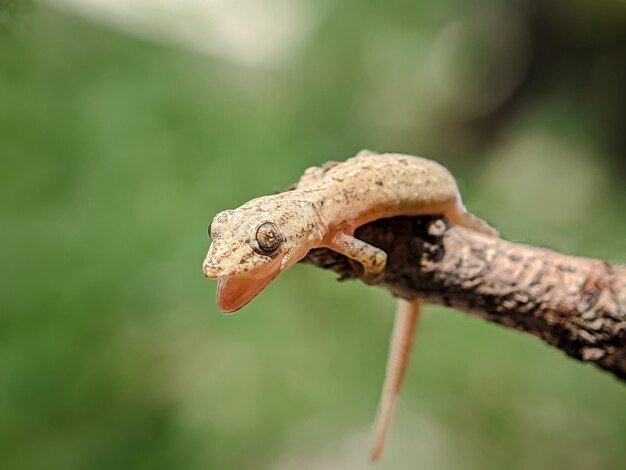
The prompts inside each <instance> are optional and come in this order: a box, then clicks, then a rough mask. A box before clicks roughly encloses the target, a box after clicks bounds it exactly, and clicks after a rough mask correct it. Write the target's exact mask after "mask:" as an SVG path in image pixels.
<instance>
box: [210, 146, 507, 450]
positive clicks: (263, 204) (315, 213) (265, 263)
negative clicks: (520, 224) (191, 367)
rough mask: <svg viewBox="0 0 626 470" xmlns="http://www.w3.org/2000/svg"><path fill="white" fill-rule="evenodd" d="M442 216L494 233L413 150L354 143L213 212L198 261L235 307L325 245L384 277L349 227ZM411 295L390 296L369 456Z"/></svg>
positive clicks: (412, 310) (380, 260)
mask: <svg viewBox="0 0 626 470" xmlns="http://www.w3.org/2000/svg"><path fill="white" fill-rule="evenodd" d="M439 214H442V215H443V216H445V217H446V219H447V220H448V221H449V222H450V223H452V224H458V225H461V226H464V227H466V228H469V229H472V230H475V231H478V232H482V233H484V234H486V235H489V236H497V235H498V233H497V231H496V230H495V229H494V228H492V227H491V226H489V225H488V224H487V223H486V222H484V221H482V220H481V219H479V218H477V217H475V216H474V215H472V214H470V213H469V212H467V211H466V209H465V206H464V205H463V203H462V201H461V196H460V193H459V189H458V187H457V184H456V181H455V179H454V177H453V176H452V174H451V173H450V172H449V171H448V170H447V169H446V168H445V167H444V166H442V165H441V164H439V163H437V162H435V161H433V160H429V159H426V158H422V157H415V156H411V155H404V154H398V153H375V152H372V151H370V150H362V151H360V152H359V153H358V154H357V155H356V156H354V157H352V158H349V159H347V160H346V161H344V162H328V163H326V164H325V165H323V166H322V167H311V168H308V169H307V170H306V171H305V172H304V174H303V175H302V177H301V178H300V180H299V181H298V183H297V184H296V185H295V187H293V188H292V189H291V190H289V191H285V192H282V193H278V194H274V195H269V196H263V197H259V198H255V199H252V200H250V201H248V202H246V203H245V204H243V205H242V206H240V207H238V208H237V209H234V210H226V211H223V212H220V213H218V214H217V215H216V216H215V217H214V218H213V220H212V221H211V223H210V224H209V229H208V231H209V237H210V238H211V239H212V243H211V245H210V247H209V251H208V254H207V256H206V258H205V260H204V262H203V265H202V271H203V273H204V275H205V276H206V277H207V278H210V279H217V306H218V308H219V309H220V310H221V311H222V312H223V313H231V312H234V311H236V310H239V309H240V308H241V307H243V306H244V305H246V304H247V303H248V302H250V301H251V300H252V299H253V298H254V297H255V296H256V295H257V294H258V293H259V292H261V291H262V290H263V289H264V288H265V287H266V286H267V285H268V284H269V283H270V282H272V281H273V280H274V279H275V278H276V277H277V276H278V275H279V274H280V273H281V272H283V271H285V270H286V269H288V268H289V267H291V266H292V265H293V264H295V263H296V262H297V261H299V260H301V259H302V258H304V257H305V256H306V254H307V253H308V251H309V250H311V249H312V248H322V247H324V248H329V249H331V250H334V251H336V252H338V253H340V254H342V255H345V256H346V257H348V258H349V259H351V260H354V261H356V262H357V263H358V264H360V265H361V266H362V269H363V274H362V279H363V280H365V282H366V283H368V284H378V283H380V282H381V281H382V280H383V277H384V270H385V265H386V261H387V254H386V253H385V252H384V251H383V250H381V249H379V248H376V247H375V246H372V245H370V244H368V243H366V242H364V241H362V240H359V239H358V238H355V237H354V231H355V229H356V228H357V227H359V226H361V225H364V224H366V223H368V222H372V221H374V220H378V219H382V218H387V217H395V216H420V215H439ZM419 316H420V301H419V299H412V300H405V299H398V302H397V309H396V314H395V319H394V327H393V332H392V335H391V340H390V345H389V353H388V358H387V366H386V372H385V379H384V382H383V388H382V392H381V397H380V400H379V406H378V411H377V415H376V418H375V421H374V426H373V441H372V447H371V450H370V461H372V462H375V461H377V460H378V459H379V458H380V456H381V454H382V451H383V448H384V444H385V441H386V437H387V434H388V432H389V428H390V425H391V420H392V418H393V414H394V408H395V404H396V401H397V396H398V394H399V392H400V388H401V385H402V381H403V378H404V374H405V370H406V366H407V362H408V358H409V355H410V350H411V345H412V343H413V338H414V336H415V330H416V325H417V322H418V319H419Z"/></svg>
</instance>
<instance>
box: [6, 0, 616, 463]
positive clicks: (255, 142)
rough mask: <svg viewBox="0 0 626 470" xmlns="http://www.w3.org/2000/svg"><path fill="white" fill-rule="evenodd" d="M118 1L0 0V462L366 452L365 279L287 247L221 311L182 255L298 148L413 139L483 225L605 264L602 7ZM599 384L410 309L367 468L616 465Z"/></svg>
mask: <svg viewBox="0 0 626 470" xmlns="http://www.w3.org/2000/svg"><path fill="white" fill-rule="evenodd" d="M105 3H106V4H108V6H107V8H113V9H114V7H115V6H116V5H117V6H118V7H119V8H122V10H121V11H122V13H119V11H118V13H117V16H116V15H114V14H111V13H110V11H113V10H107V8H103V7H102V9H98V8H99V7H98V5H100V7H101V6H102V4H105ZM124 3H125V2H121V1H120V2H97V1H94V0H90V1H89V2H87V1H85V2H84V3H81V2H80V1H78V0H75V1H60V0H58V1H52V2H49V3H37V2H26V3H21V2H18V1H7V0H0V262H1V265H2V270H1V271H0V276H1V277H0V285H1V286H2V287H1V292H2V295H1V306H0V468H2V469H7V470H22V469H24V470H25V469H92V470H95V469H113V468H115V469H279V470H284V469H353V468H357V469H358V468H366V464H365V460H366V456H367V448H368V444H369V428H370V425H371V423H372V420H373V417H374V413H375V411H376V404H377V400H378V394H379V389H380V385H381V382H382V377H383V370H384V365H385V359H386V352H387V342H388V337H389V333H390V330H391V323H392V318H393V315H392V314H393V309H394V305H393V304H394V302H393V299H392V298H391V296H390V295H388V294H387V293H386V292H385V291H383V290H380V289H375V288H368V287H366V286H364V285H361V284H358V283H354V282H352V283H350V282H348V283H342V284H340V283H337V282H335V280H334V277H333V275H332V274H330V273H328V272H323V271H321V270H318V269H314V268H312V267H310V266H296V267H294V268H293V269H291V270H290V271H289V272H287V273H285V274H283V275H282V276H281V277H280V278H279V279H278V280H277V281H276V282H274V283H273V284H272V285H271V286H270V287H269V288H268V289H267V290H266V291H264V292H263V293H262V294H261V295H260V296H259V297H258V298H257V299H255V300H254V301H253V302H252V303H251V304H250V305H249V306H247V307H246V308H245V309H243V310H242V311H240V312H238V313H237V314H236V315H231V316H222V315H220V314H219V313H218V311H217V309H216V307H215V298H214V294H215V285H214V283H213V282H211V281H208V280H206V279H204V278H203V276H202V274H201V272H200V266H201V263H202V260H203V258H204V255H205V253H206V250H207V248H208V244H209V241H208V238H207V235H206V229H207V225H208V222H209V221H210V220H211V218H212V216H213V215H214V214H215V213H217V212H219V211H221V210H223V209H227V208H233V207H236V206H238V205H240V204H242V203H243V202H245V201H246V200H248V199H251V198H253V197H256V196H260V195H264V194H269V193H272V192H274V191H276V190H280V189H282V188H285V187H287V186H289V185H290V184H291V183H293V182H295V181H296V180H297V178H298V177H299V175H300V174H301V173H302V171H303V170H304V168H306V167H307V166H311V165H316V164H321V163H323V162H324V161H326V160H332V159H334V160H342V159H345V158H347V157H349V156H351V155H353V154H354V153H356V151H358V150H359V149H361V148H370V149H374V150H378V151H399V152H407V153H412V154H418V155H423V156H429V157H431V158H434V159H437V160H439V161H441V162H442V163H444V164H445V165H447V166H448V167H449V168H450V169H451V171H452V172H453V173H454V174H455V175H456V176H457V177H458V179H459V184H460V186H461V190H462V193H463V195H464V199H465V202H466V205H467V206H468V207H469V209H470V210H472V211H473V212H475V213H476V214H478V215H479V216H481V217H483V218H485V219H486V220H488V221H489V222H490V223H491V224H493V225H494V226H496V227H498V228H499V230H500V231H501V232H502V234H503V236H504V237H505V238H508V239H511V240H515V241H523V242H527V243H533V244H539V245H543V246H548V247H551V248H554V249H557V250H560V251H562V252H566V253H571V254H579V255H585V256H593V257H601V258H604V259H607V260H610V261H618V262H623V261H624V259H625V258H626V240H625V238H626V237H625V236H624V233H625V232H626V217H624V214H626V194H625V191H624V184H625V183H626V176H625V174H626V173H625V170H626V163H625V161H624V151H625V150H626V138H625V135H624V130H625V124H626V119H625V108H626V106H625V104H626V99H625V94H626V92H625V87H624V83H626V75H625V73H624V71H625V70H626V34H625V33H626V8H625V7H624V3H623V2H621V1H619V0H615V1H612V0H604V1H599V0H594V1H592V0H577V1H568V2H566V1H561V2H559V1H557V0H541V1H539V0H538V1H531V0H527V1H506V0H502V1H495V0H493V1H489V0H484V1H476V2H465V1H462V0H442V1H438V2H401V1H395V2H373V1H360V2H357V1H354V0H347V1H339V0H324V1H313V0H308V1H305V0H297V1H296V0H294V1H293V2H286V1H279V0H273V1H269V0H254V1H252V0H248V1H239V2H230V3H229V2H226V1H217V0H216V1H213V2H207V3H206V5H209V6H210V8H213V10H211V11H210V12H209V13H210V14H209V15H208V17H207V18H205V19H207V23H206V24H207V25H208V26H206V27H204V26H203V23H202V22H201V21H200V20H201V19H202V15H200V14H199V13H200V10H198V9H201V8H202V4H203V2H191V1H189V2H182V1H181V2H180V3H177V2H157V1H154V2H150V1H148V0H144V1H143V3H142V2H138V1H135V2H131V3H134V4H135V5H137V4H140V8H135V9H134V10H132V9H131V8H130V7H128V11H126V10H124V9H123V4H124ZM166 6H167V8H169V9H170V10H168V9H166V8H165V7H166ZM191 7H193V8H196V9H197V10H193V9H192V10H188V14H187V16H184V15H183V16H182V18H183V21H181V20H180V18H179V17H177V16H176V15H174V14H173V13H172V11H174V13H177V12H181V11H182V12H184V11H185V9H186V8H187V9H188V8H191ZM119 8H118V10H119ZM207 8H209V7H207ZM220 8H222V10H219V9H220ZM131 10H132V12H131ZM189 12H190V13H189ZM216 12H220V14H221V12H227V14H224V15H222V16H219V15H217V13H216ZM131 13H132V14H131ZM146 18H148V19H149V21H145V19H146ZM177 18H178V20H177ZM131 20H132V21H131ZM170 25H171V26H172V27H173V28H174V27H175V28H174V29H175V31H174V32H173V33H172V32H171V31H170V30H169V29H168V28H169V26H170ZM176 28H177V29H176ZM233 31H234V33H233ZM203 34H204V35H205V36H202V35H203ZM203 37H204V38H206V40H203V39H202V38H203ZM241 38H243V39H241ZM268 38H269V39H268ZM272 38H273V39H272ZM239 39H241V41H240V42H238V41H239ZM270 39H271V40H270ZM625 404H626V390H625V388H624V385H622V384H621V383H619V382H618V381H617V380H616V379H614V378H613V377H612V376H610V375H609V374H607V373H605V372H602V371H600V370H597V369H595V368H593V367H590V366H585V365H583V364H581V363H577V362H575V361H573V360H570V359H569V358H566V357H565V356H564V355H563V354H562V353H560V352H559V351H557V350H554V349H551V348H549V347H547V346H545V345H544V344H543V343H541V342H540V341H539V340H537V339H535V338H532V337H527V336H524V335H521V334H519V333H517V332H514V331H510V330H506V329H504V328H502V327H498V326H495V325H491V324H488V323H486V322H484V321H481V320H479V319H476V318H473V317H469V316H466V315H464V314H460V313H458V312H455V311H452V310H446V309H443V308H438V307H429V308H428V309H427V311H426V313H425V318H424V319H423V323H422V325H421V327H420V334H419V339H418V341H417V343H416V346H415V351H414V354H413V359H412V362H411V365H410V370H409V373H408V379H407V381H406V384H405V387H404V391H403V395H402V398H401V403H400V405H399V410H398V414H397V419H396V420H395V423H394V424H395V425H394V429H393V430H392V434H391V438H390V440H389V443H388V447H387V450H386V454H385V455H384V457H383V461H382V463H381V464H380V466H379V467H378V468H381V469H412V468H424V469H459V468H464V469H502V468H508V469H537V468H550V469H556V468H562V469H616V468H620V467H621V468H623V465H624V462H626V446H625V443H626V406H625Z"/></svg>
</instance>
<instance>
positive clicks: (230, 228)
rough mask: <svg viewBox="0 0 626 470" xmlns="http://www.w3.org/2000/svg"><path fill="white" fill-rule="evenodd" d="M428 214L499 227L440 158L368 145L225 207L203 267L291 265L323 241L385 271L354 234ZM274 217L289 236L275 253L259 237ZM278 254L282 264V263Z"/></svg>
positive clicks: (209, 272)
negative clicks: (289, 186) (475, 206)
mask: <svg viewBox="0 0 626 470" xmlns="http://www.w3.org/2000/svg"><path fill="white" fill-rule="evenodd" d="M426 214H444V215H445V216H446V217H447V218H448V219H449V220H450V221H451V222H452V223H457V224H460V225H464V226H467V227H468V228H473V229H475V230H478V231H481V232H484V233H488V234H496V232H495V230H493V229H492V228H491V227H489V226H488V225H487V224H485V223H484V222H482V221H481V220H479V219H477V218H476V217H474V216H472V215H471V214H468V213H467V212H466V211H465V209H464V207H463V204H462V203H461V198H460V195H459V191H458V188H457V185H456V182H455V180H454V177H453V176H452V175H451V174H450V172H448V170H446V169H445V168H444V167H443V166H441V165H440V164H438V163H436V162H434V161H432V160H428V159H425V158H420V157H413V156H410V155H402V154H394V153H385V154H375V153H373V152H369V151H361V152H359V154H358V155H357V156H355V157H353V158H350V159H348V160H346V161H345V162H342V163H331V164H326V165H325V166H324V167H322V168H319V167H312V168H309V169H307V170H306V171H305V173H304V175H303V176H302V178H301V179H300V181H299V182H298V184H297V185H296V188H295V189H294V190H292V191H287V192H283V193H279V194H275V195H271V196H264V197H259V198H256V199H252V200H251V201H249V202H247V203H245V204H243V205H242V206H240V207H239V208H237V209H235V210H227V211H223V212H220V213H219V214H217V215H216V216H215V218H214V219H213V222H212V224H211V233H210V235H211V238H212V239H213V243H212V245H211V248H210V250H209V253H208V254H207V257H206V259H205V261H204V264H203V272H204V274H205V275H206V276H207V277H209V278H213V279H215V278H227V277H233V276H239V275H244V274H248V273H251V272H252V271H255V270H259V269H261V268H264V269H265V268H267V266H268V265H269V264H272V265H273V267H274V268H279V269H280V270H281V271H283V270H285V269H286V268H288V267H289V266H291V265H293V264H294V263H295V262H297V261H298V260H300V259H302V258H303V257H304V256H305V255H306V253H307V252H308V251H309V250H310V249H312V248H318V247H327V248H331V249H336V251H339V252H341V253H343V254H345V255H346V256H348V257H350V258H353V259H357V260H358V261H361V262H363V264H364V268H365V270H366V271H371V272H374V273H376V272H380V271H381V269H382V268H384V266H380V264H381V263H383V264H384V260H380V259H379V258H381V257H384V255H382V256H381V255H380V254H379V253H377V252H375V251H371V250H368V248H365V247H362V246H360V244H359V243H356V245H354V244H351V243H352V242H349V241H348V240H349V238H346V237H351V236H352V234H353V233H354V229H356V228H357V227H359V226H360V225H363V224H366V223H367V222H370V221H373V220H377V219H380V218H385V217H394V216H399V215H426ZM267 221H271V222H274V223H275V224H276V225H277V226H278V227H279V228H280V230H281V231H282V236H283V243H282V245H281V247H280V248H279V249H278V250H277V251H276V252H274V253H272V254H270V255H268V254H266V253H260V252H259V250H258V244H257V243H256V241H255V239H254V234H255V230H256V228H257V227H258V226H259V225H261V224H262V223H264V222H267ZM354 240H356V239H354ZM355 247H356V248H355ZM367 247H371V245H367ZM352 248H355V250H356V251H355V250H353V249H352ZM371 248H373V247H371ZM359 251H366V252H367V253H366V255H368V256H362V255H361V254H360V253H359ZM365 258H370V262H368V260H367V259H365ZM277 259H280V263H275V261H276V260H277Z"/></svg>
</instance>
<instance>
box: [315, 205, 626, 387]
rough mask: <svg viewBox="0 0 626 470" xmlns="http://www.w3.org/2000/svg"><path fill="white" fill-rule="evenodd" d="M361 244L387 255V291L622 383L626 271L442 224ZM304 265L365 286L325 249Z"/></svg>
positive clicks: (387, 228)
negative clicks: (531, 338)
mask: <svg viewBox="0 0 626 470" xmlns="http://www.w3.org/2000/svg"><path fill="white" fill-rule="evenodd" d="M356 236H357V237H358V238H360V239H362V240H364V241H366V242H368V243H371V244H372V245H375V246H377V247H380V248H382V249H383V250H385V251H386V252H387V255H388V259H387V268H386V271H385V276H384V281H383V283H382V287H384V288H386V289H388V290H389V291H391V293H392V294H394V295H395V296H398V297H403V298H406V299H414V298H421V299H423V300H424V301H425V302H427V303H434V304H439V305H445V306H448V307H453V308H456V309H458V310H462V311H464V312H467V313H469V314H472V315H477V316H479V317H481V318H484V319H485V320H488V321H492V322H495V323H499V324H501V325H504V326H506V327H509V328H515V329H517V330H520V331H525V332H527V333H530V334H532V335H535V336H538V337H539V338H541V339H542V340H544V341H545V342H547V343H548V344H551V345H552V346H555V347H557V348H559V349H561V350H562V351H564V352H565V353H566V354H568V355H569V356H572V357H574V358H576V359H578V360H581V361H586V362H591V363H593V364H595V365H597V366H598V367H601V368H603V369H606V370H608V371H610V372H612V373H613V374H615V375H616V376H617V377H619V378H620V379H621V380H624V381H626V266H624V265H611V264H608V263H606V262H604V261H600V260H596V259H589V258H579V257H574V256H566V255H562V254H560V253H557V252H554V251H550V250H547V249H543V248H537V247H532V246H527V245H522V244H517V243H511V242H507V241H505V240H502V239H500V238H497V237H489V236H485V235H482V234H480V233H476V232H474V231H471V230H468V229H465V228H463V227H459V226H449V225H448V224H447V222H446V220H445V219H444V218H440V217H415V218H409V217H397V218H392V219H383V220H378V221H376V222H373V223H370V224H367V225H365V226H363V227H360V228H359V229H358V230H357V231H356ZM304 261H305V262H308V263H312V264H315V265H317V266H319V267H322V268H327V269H331V270H333V271H335V272H337V273H339V274H340V279H352V278H360V275H361V273H362V270H361V266H360V265H359V264H357V263H354V262H353V261H351V260H348V259H347V258H346V257H344V256H342V255H339V254H338V253H335V252H333V251H330V250H327V249H316V250H311V252H310V253H309V254H308V255H307V257H306V258H305V259H304Z"/></svg>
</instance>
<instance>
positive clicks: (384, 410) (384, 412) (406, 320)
mask: <svg viewBox="0 0 626 470" xmlns="http://www.w3.org/2000/svg"><path fill="white" fill-rule="evenodd" d="M419 315H420V303H419V301H417V300H412V301H408V300H404V299H398V306H397V310H396V318H395V320H394V326H393V333H392V334H391V342H390V343H389V354H388V356H387V371H386V373H385V383H384V384H383V391H382V394H381V397H380V402H379V405H378V412H377V413H376V420H375V421H374V428H373V431H374V440H373V442H372V448H371V450H370V461H371V462H376V461H377V460H378V459H379V458H380V455H381V454H382V452H383V449H384V447H385V441H386V440H387V434H388V433H389V427H390V426H391V421H392V420H393V413H394V410H395V407H396V401H397V398H398V394H399V393H400V387H401V386H402V380H403V379H404V373H405V371H406V366H407V363H408V361H409V356H410V354H411V346H412V345H413V339H414V338H415V330H416V326H417V322H418V320H419Z"/></svg>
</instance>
